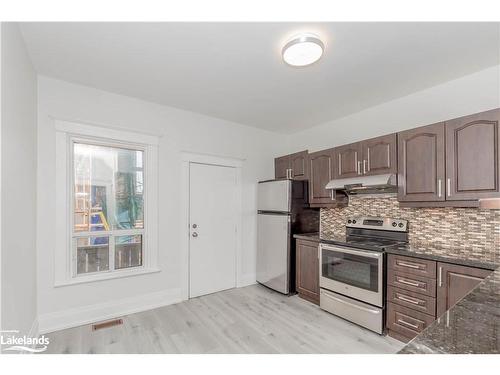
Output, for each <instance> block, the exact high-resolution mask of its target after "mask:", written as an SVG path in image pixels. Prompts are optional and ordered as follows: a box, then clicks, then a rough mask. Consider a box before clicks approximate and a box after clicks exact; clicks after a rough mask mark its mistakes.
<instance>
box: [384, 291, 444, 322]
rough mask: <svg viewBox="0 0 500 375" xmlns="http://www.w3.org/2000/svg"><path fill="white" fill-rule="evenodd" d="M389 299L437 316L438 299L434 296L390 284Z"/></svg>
mask: <svg viewBox="0 0 500 375" xmlns="http://www.w3.org/2000/svg"><path fill="white" fill-rule="evenodd" d="M387 301H388V302H392V303H397V304H398V305H401V306H405V307H409V308H410V309H414V310H417V311H420V312H423V313H425V314H429V315H432V316H436V299H435V298H434V297H430V296H424V295H423V294H418V293H415V292H409V291H408V290H404V289H399V288H395V287H393V286H388V287H387Z"/></svg>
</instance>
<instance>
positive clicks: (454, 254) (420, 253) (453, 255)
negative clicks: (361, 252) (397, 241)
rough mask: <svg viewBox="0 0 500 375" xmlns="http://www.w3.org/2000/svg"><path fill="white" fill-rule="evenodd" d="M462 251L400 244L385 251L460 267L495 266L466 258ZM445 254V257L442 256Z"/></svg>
mask: <svg viewBox="0 0 500 375" xmlns="http://www.w3.org/2000/svg"><path fill="white" fill-rule="evenodd" d="M463 250H464V249H444V248H438V247H433V246H432V245H428V244H409V243H408V244H401V245H398V246H392V247H388V248H386V249H385V252H386V253H388V254H395V255H404V256H409V257H415V258H421V259H429V260H435V261H438V262H445V263H452V264H458V265H462V266H469V267H477V268H484V269H487V270H494V269H496V268H497V264H496V263H495V262H494V261H493V259H492V260H491V261H486V260H475V259H470V258H468V252H467V251H463ZM442 254H446V255H442Z"/></svg>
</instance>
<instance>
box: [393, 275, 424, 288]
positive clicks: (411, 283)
mask: <svg viewBox="0 0 500 375" xmlns="http://www.w3.org/2000/svg"><path fill="white" fill-rule="evenodd" d="M396 281H397V282H398V283H401V284H405V285H410V286H414V287H417V288H418V287H420V283H414V282H411V281H408V280H406V279H401V278H399V277H396Z"/></svg>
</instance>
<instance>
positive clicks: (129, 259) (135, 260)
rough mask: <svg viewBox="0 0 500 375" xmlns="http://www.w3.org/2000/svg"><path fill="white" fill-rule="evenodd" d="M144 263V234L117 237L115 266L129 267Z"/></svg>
mask: <svg viewBox="0 0 500 375" xmlns="http://www.w3.org/2000/svg"><path fill="white" fill-rule="evenodd" d="M141 265H142V236H141V235H134V236H117V237H115V268H116V269H120V268H129V267H137V266H141Z"/></svg>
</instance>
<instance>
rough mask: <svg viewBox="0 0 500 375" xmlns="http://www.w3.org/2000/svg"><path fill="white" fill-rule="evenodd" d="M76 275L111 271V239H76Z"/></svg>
mask: <svg viewBox="0 0 500 375" xmlns="http://www.w3.org/2000/svg"><path fill="white" fill-rule="evenodd" d="M76 259H77V261H76V273H77V274H78V275H81V274H85V273H89V272H101V271H108V270H109V237H79V238H77V239H76Z"/></svg>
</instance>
